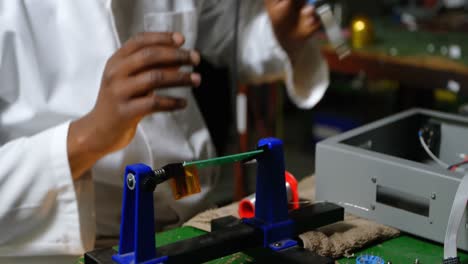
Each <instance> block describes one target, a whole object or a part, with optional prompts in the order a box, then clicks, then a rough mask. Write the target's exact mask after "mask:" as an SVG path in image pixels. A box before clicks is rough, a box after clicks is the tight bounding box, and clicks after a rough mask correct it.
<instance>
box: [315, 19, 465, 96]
mask: <svg viewBox="0 0 468 264" xmlns="http://www.w3.org/2000/svg"><path fill="white" fill-rule="evenodd" d="M372 23H373V27H374V29H375V30H374V31H375V42H374V43H373V44H372V45H370V46H368V47H366V48H363V49H357V50H356V49H355V50H353V52H352V54H351V55H350V56H349V57H348V58H346V59H344V60H341V61H340V60H339V59H338V58H337V56H336V55H335V53H334V51H333V49H331V48H330V47H328V46H324V47H323V50H322V52H323V54H324V55H325V57H326V59H327V61H328V63H329V65H330V69H331V70H332V71H334V72H339V73H345V74H358V73H360V72H362V71H364V72H365V73H366V74H367V76H368V77H369V78H371V79H391V80H398V81H400V82H402V83H404V84H405V85H406V86H411V87H414V88H425V89H437V88H446V87H447V85H448V83H449V81H452V84H453V82H456V83H457V84H458V85H459V87H460V93H463V94H468V88H467V87H466V84H468V34H464V33H461V32H430V31H414V32H411V31H409V30H407V29H406V28H404V27H403V26H398V25H397V24H396V23H392V22H391V21H388V20H383V21H379V20H373V21H372ZM450 55H452V56H454V57H456V58H451V57H450Z"/></svg>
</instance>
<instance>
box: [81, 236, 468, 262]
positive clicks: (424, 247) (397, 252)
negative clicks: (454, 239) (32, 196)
mask: <svg viewBox="0 0 468 264" xmlns="http://www.w3.org/2000/svg"><path fill="white" fill-rule="evenodd" d="M202 234H205V232H204V231H201V230H198V229H196V228H193V227H181V228H176V229H173V230H169V231H166V232H162V233H159V234H157V235H156V242H157V245H158V246H163V245H166V244H170V243H173V242H177V241H180V240H183V239H188V238H192V237H196V236H199V235H202ZM365 254H373V255H378V256H381V257H383V258H384V259H385V260H386V261H391V263H394V264H411V263H415V260H416V259H419V261H420V263H421V264H437V263H441V260H442V255H443V247H442V246H441V245H440V244H435V243H432V242H429V241H425V240H421V239H418V238H415V237H412V236H409V235H402V236H400V237H397V238H394V239H391V240H389V241H386V242H383V243H380V244H376V245H374V246H372V247H369V248H366V249H364V250H362V251H360V252H357V253H355V256H356V257H358V256H360V255H365ZM459 256H460V259H461V263H463V264H468V254H466V253H459ZM337 262H338V263H339V264H354V263H356V262H355V258H342V259H340V260H338V261H337ZM83 263H84V260H83V258H81V259H80V260H79V261H78V262H77V263H76V264H83ZM208 263H210V264H225V263H229V264H241V263H254V260H253V258H251V257H249V256H247V255H245V254H243V253H236V254H233V255H231V256H227V257H224V258H220V259H217V260H214V261H210V262H208Z"/></svg>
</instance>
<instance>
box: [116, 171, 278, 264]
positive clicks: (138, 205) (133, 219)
mask: <svg viewBox="0 0 468 264" xmlns="http://www.w3.org/2000/svg"><path fill="white" fill-rule="evenodd" d="M153 173H154V172H153V170H152V169H151V168H150V167H148V166H146V165H144V164H135V165H130V166H127V167H126V169H125V176H124V179H125V180H124V193H123V202H122V218H121V223H120V241H119V253H118V254H116V255H113V256H112V260H114V261H115V262H117V263H120V264H130V263H131V264H143V263H144V264H158V263H164V262H165V261H167V259H168V258H167V256H164V257H160V258H156V241H155V240H154V233H155V228H154V214H153V212H154V206H153V192H152V191H151V192H149V191H144V190H143V188H142V185H141V182H142V181H143V179H144V178H145V177H149V176H151V175H153ZM283 185H284V184H283Z"/></svg>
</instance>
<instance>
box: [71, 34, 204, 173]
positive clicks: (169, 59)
mask: <svg viewBox="0 0 468 264" xmlns="http://www.w3.org/2000/svg"><path fill="white" fill-rule="evenodd" d="M183 42H184V38H183V36H182V35H181V34H179V33H141V34H139V35H137V36H135V37H133V38H132V39H130V40H129V41H128V42H127V43H125V44H124V45H123V46H122V48H120V49H119V50H118V51H117V52H116V53H115V54H114V55H113V56H112V57H111V58H110V59H109V60H108V62H107V64H106V67H105V69H104V74H103V77H102V81H101V89H100V91H99V95H98V98H97V101H96V104H95V106H94V108H93V109H92V110H91V112H90V113H88V114H87V115H86V116H84V117H83V118H81V119H79V120H77V121H75V122H73V123H72V124H71V125H70V130H69V134H68V147H69V150H68V153H69V160H70V166H71V169H72V172H73V174H74V176H75V175H77V176H78V177H79V175H80V174H81V173H83V172H84V171H86V170H87V169H89V168H90V167H91V166H92V165H93V164H94V162H95V161H97V160H94V159H91V158H90V159H86V160H82V159H81V161H80V158H79V157H78V158H77V159H75V161H76V162H73V158H74V157H76V156H78V155H84V156H89V157H96V158H98V159H99V158H101V157H102V156H104V155H107V154H109V153H111V152H114V151H117V150H120V149H122V148H124V147H125V146H127V145H128V144H129V143H130V142H131V140H132V139H133V137H134V135H135V132H136V128H137V125H138V123H139V122H140V120H141V119H142V118H143V117H145V116H146V115H149V114H152V113H155V112H161V111H174V110H178V109H181V108H184V107H185V106H186V101H185V100H184V99H180V98H172V97H165V96H159V95H156V94H155V93H154V91H155V90H159V89H167V88H170V87H180V86H198V85H200V81H201V78H200V75H199V74H197V73H190V72H181V71H179V69H180V67H182V66H186V65H196V64H198V63H199V62H200V55H199V54H198V53H197V52H195V51H188V50H182V49H181V48H180V47H181V45H182V44H183ZM155 133H157V131H155ZM91 161H93V162H91ZM83 162H87V163H91V164H86V165H87V166H83V164H81V163H83ZM75 168H76V169H75ZM83 169H85V170H83ZM74 171H76V174H75V172H74Z"/></svg>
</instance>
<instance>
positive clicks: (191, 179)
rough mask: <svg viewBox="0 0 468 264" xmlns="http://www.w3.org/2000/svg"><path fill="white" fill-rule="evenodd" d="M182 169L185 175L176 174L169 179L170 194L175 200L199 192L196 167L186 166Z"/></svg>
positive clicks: (198, 178)
mask: <svg viewBox="0 0 468 264" xmlns="http://www.w3.org/2000/svg"><path fill="white" fill-rule="evenodd" d="M184 170H185V175H180V176H179V175H177V176H175V177H173V178H172V180H171V187H172V195H173V196H174V199H176V200H179V199H182V198H184V197H186V196H189V195H192V194H196V193H199V192H201V187H200V177H199V176H198V169H197V167H196V166H186V167H184ZM184 176H185V177H184Z"/></svg>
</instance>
